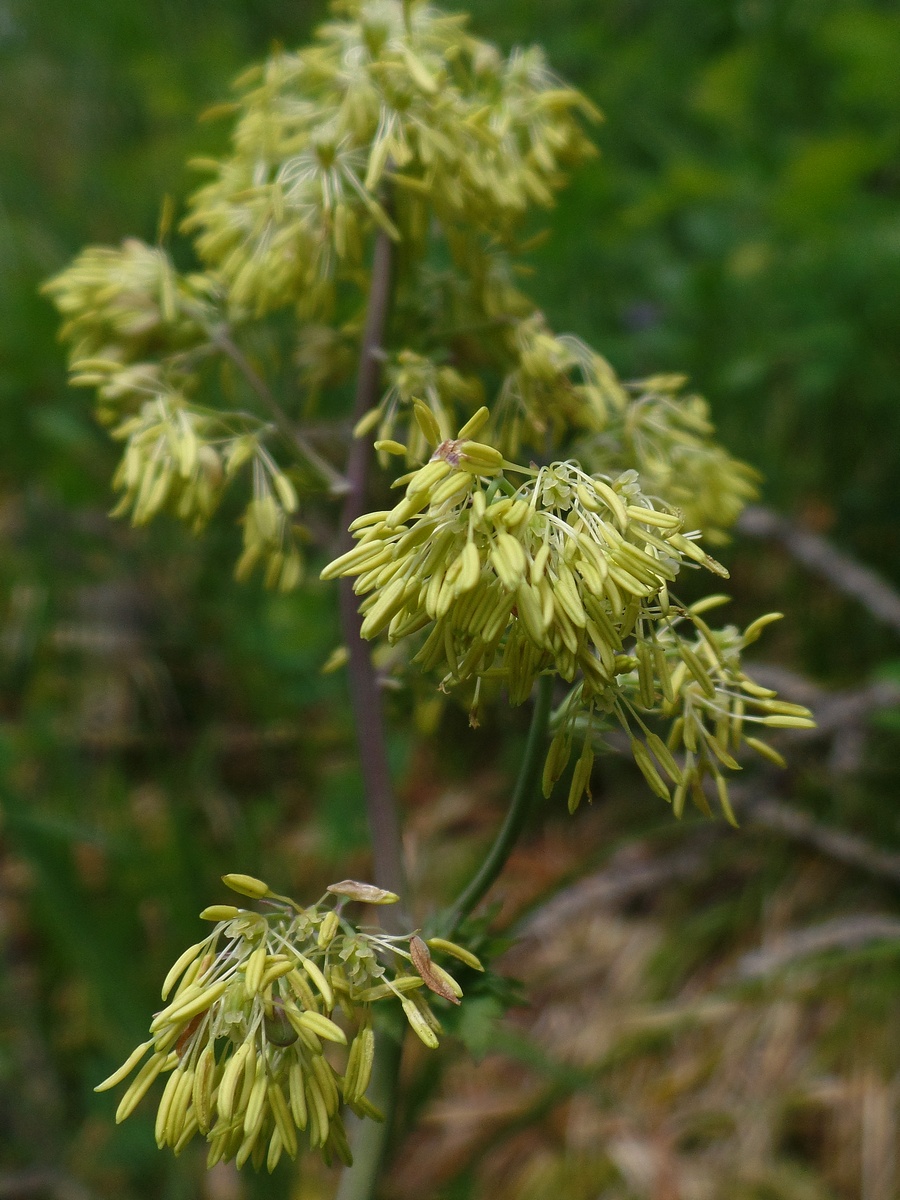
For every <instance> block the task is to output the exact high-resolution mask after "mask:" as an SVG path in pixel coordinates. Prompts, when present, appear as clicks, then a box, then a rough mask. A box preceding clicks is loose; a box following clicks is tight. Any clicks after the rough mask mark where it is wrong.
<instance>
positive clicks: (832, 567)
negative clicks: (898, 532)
mask: <svg viewBox="0 0 900 1200" xmlns="http://www.w3.org/2000/svg"><path fill="white" fill-rule="evenodd" d="M737 529H738V530H739V531H740V532H741V533H744V534H746V535H747V536H748V537H755V538H765V539H768V540H771V541H775V542H780V543H781V545H782V546H784V548H785V550H787V552H788V553H789V554H790V555H791V556H792V557H793V558H795V559H796V560H797V561H798V562H800V563H802V564H803V565H804V566H805V567H808V568H809V569H810V570H811V571H814V572H815V573H816V574H817V575H821V576H822V578H823V579H827V580H828V582H829V583H830V584H831V585H832V586H833V587H835V588H836V589H837V590H838V591H839V592H843V593H844V595H845V596H852V597H853V599H854V600H858V601H859V602H860V604H862V605H863V607H864V608H867V609H868V610H869V612H870V613H871V614H872V615H873V616H874V617H877V618H878V619H879V620H880V621H883V622H884V624H885V625H889V626H890V627H891V629H893V630H894V632H895V633H900V594H898V593H897V592H896V591H895V590H894V588H892V587H891V585H890V584H889V583H887V582H885V580H884V579H882V578H881V576H880V575H877V574H876V573H875V572H874V571H873V570H871V569H870V568H869V567H865V566H863V565H862V563H858V562H857V561H856V559H855V558H851V556H850V555H849V554H845V553H844V552H843V551H842V550H838V549H836V548H835V547H834V546H832V545H831V543H830V542H828V541H826V539H825V538H823V537H821V536H820V535H819V534H818V533H811V532H810V531H809V530H807V529H801V528H800V526H798V525H795V524H794V523H793V522H792V521H789V520H788V519H787V518H786V517H782V516H780V515H779V514H778V513H776V512H773V511H772V510H771V509H769V508H764V507H762V506H761V505H750V507H748V508H745V509H744V511H743V513H742V514H741V516H740V518H739V520H738V523H737Z"/></svg>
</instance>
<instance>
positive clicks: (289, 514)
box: [112, 388, 302, 591]
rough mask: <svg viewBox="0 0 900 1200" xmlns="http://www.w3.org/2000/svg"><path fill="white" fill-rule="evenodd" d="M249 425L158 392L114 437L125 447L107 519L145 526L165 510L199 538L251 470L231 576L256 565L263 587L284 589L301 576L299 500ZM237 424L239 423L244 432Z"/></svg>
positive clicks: (247, 421) (260, 436)
mask: <svg viewBox="0 0 900 1200" xmlns="http://www.w3.org/2000/svg"><path fill="white" fill-rule="evenodd" d="M149 390H150V391H151V393H152V391H153V389H152V388H150V389H149ZM254 424H256V423H255V422H253V421H252V419H249V418H245V419H243V420H237V419H235V420H231V421H229V420H227V419H225V418H224V417H223V416H222V414H220V413H218V412H216V411H214V410H210V409H203V408H199V407H196V406H193V405H191V404H189V403H188V402H187V400H186V399H185V397H184V396H182V395H180V394H179V393H176V392H166V391H158V392H157V393H156V394H155V395H152V396H151V398H150V399H147V400H145V402H144V403H143V405H142V406H141V409H140V411H139V412H138V413H136V414H135V415H134V416H129V417H126V418H125V419H124V420H123V421H121V422H120V423H119V425H118V426H117V427H116V428H115V429H114V430H113V432H112V436H113V437H114V438H116V439H118V440H121V441H123V442H124V443H125V450H124V453H123V455H122V459H121V462H120V463H119V466H118V467H117V469H116V472H115V475H114V476H113V486H114V487H115V488H116V489H118V490H119V491H121V493H122V496H121V499H120V500H119V503H118V504H117V505H116V507H115V508H114V509H113V513H112V515H113V516H125V515H130V516H131V520H132V523H133V524H135V525H146V524H147V523H148V522H149V521H151V520H152V519H153V518H154V517H155V516H157V514H158V513H160V512H163V511H166V512H169V513H171V514H172V515H173V516H175V517H177V518H178V519H179V520H181V521H184V522H185V523H186V524H187V525H189V526H190V527H191V529H192V530H193V531H194V532H195V533H198V532H200V530H202V529H203V527H204V526H205V525H206V523H207V521H208V520H209V519H210V517H211V516H212V515H213V513H214V512H215V510H216V508H217V507H218V505H219V503H220V501H221V498H222V495H223V492H224V490H225V488H226V486H227V485H228V483H229V481H230V480H231V479H233V478H234V477H235V476H236V475H237V474H238V472H239V471H241V470H242V469H245V468H247V467H249V468H250V470H251V472H252V478H253V496H252V499H251V500H250V501H249V503H248V504H247V507H246V509H245V512H244V517H243V526H244V550H243V554H242V555H241V557H240V559H239V560H238V563H237V567H236V574H237V576H238V578H246V576H247V575H248V574H249V573H250V572H251V571H252V570H253V569H254V567H255V566H256V565H257V564H262V565H263V567H264V571H265V575H266V581H267V583H268V585H269V586H271V587H276V586H277V587H280V588H281V590H283V591H289V590H290V589H292V588H293V587H295V586H296V585H297V584H298V583H299V582H300V579H301V577H302V559H301V556H300V550H299V546H298V537H299V533H300V530H299V527H297V526H296V525H295V522H294V520H293V517H294V514H295V513H296V512H297V509H298V506H299V502H298V498H297V493H296V490H295V488H294V485H293V484H292V483H291V481H290V479H289V478H288V476H287V475H286V474H285V473H284V471H282V470H281V469H280V468H279V466H278V465H277V463H276V462H275V460H274V459H273V458H272V456H271V454H270V453H269V452H268V450H267V449H266V447H265V445H264V441H263V436H264V433H265V429H264V428H263V429H259V428H253V426H254ZM235 425H238V426H241V425H243V426H244V429H243V431H241V430H240V429H238V430H235V428H234V426H235ZM248 427H249V428H248Z"/></svg>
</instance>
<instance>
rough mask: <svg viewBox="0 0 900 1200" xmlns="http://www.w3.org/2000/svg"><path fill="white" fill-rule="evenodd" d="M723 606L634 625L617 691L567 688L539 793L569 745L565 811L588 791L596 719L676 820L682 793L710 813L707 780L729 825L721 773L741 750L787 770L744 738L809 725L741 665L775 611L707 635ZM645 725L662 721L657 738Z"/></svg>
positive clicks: (701, 605)
mask: <svg viewBox="0 0 900 1200" xmlns="http://www.w3.org/2000/svg"><path fill="white" fill-rule="evenodd" d="M727 599H728V597H727V596H721V595H717V596H708V597H706V599H705V600H702V601H699V602H698V603H697V604H695V605H693V606H691V607H690V608H687V609H679V610H673V611H672V612H671V613H670V615H669V619H668V620H666V621H665V622H663V623H660V624H658V625H656V626H652V625H649V624H648V623H645V622H641V621H639V622H638V624H637V627H636V629H635V637H634V640H633V642H631V643H629V646H628V653H627V654H623V655H621V656H620V657H619V659H618V661H617V668H618V670H619V672H620V673H619V674H618V676H617V679H616V686H615V688H614V689H610V690H609V691H608V692H607V694H606V695H605V696H602V697H598V696H596V695H593V694H591V692H590V691H589V690H586V689H585V686H584V684H583V683H579V684H578V685H576V687H574V688H573V689H572V690H571V691H570V693H569V695H568V696H567V697H566V699H565V701H564V702H563V703H562V704H561V705H560V707H559V709H558V711H557V713H556V714H555V717H554V727H555V730H556V733H555V736H554V738H553V741H552V742H551V745H550V749H549V751H548V753H547V759H546V762H545V766H544V779H543V786H544V794H545V795H546V796H549V795H550V793H551V791H552V790H553V786H554V785H555V783H556V782H557V780H558V779H559V778H560V777H561V776H562V774H563V772H564V771H565V770H566V768H567V766H568V763H569V761H570V759H571V755H572V751H573V747H574V744H575V740H576V738H579V739H580V740H581V744H582V749H581V755H580V757H579V759H578V761H577V763H576V766H575V770H574V771H573V773H572V778H571V782H570V788H569V798H568V803H569V810H570V812H574V811H575V809H576V808H577V807H578V805H579V803H580V802H581V799H582V797H583V796H584V795H585V794H588V795H589V794H590V792H589V788H590V776H591V769H592V767H593V762H594V745H595V743H596V742H597V740H599V738H600V736H601V734H602V725H601V720H602V718H603V717H609V716H612V717H613V718H614V719H615V720H617V721H618V723H619V724H620V725H621V727H622V728H623V729H624V730H625V732H626V734H627V735H628V739H629V744H630V749H631V753H632V756H633V758H634V761H635V764H636V765H637V767H638V769H639V770H640V771H641V774H642V775H643V776H644V778H645V779H646V781H647V783H648V784H649V786H650V788H651V790H652V791H653V792H654V793H655V794H656V795H658V796H660V797H661V798H662V799H664V800H666V801H668V802H670V803H671V804H672V806H673V810H674V812H675V815H676V816H678V817H680V816H681V815H682V813H683V811H684V805H685V799H686V797H687V796H688V795H690V796H691V798H692V800H693V802H694V804H695V805H696V807H697V808H698V809H699V810H700V811H701V812H703V813H704V814H705V815H707V816H709V815H711V814H710V809H709V804H708V802H707V799H706V796H705V793H704V790H703V781H704V779H706V778H709V779H711V780H712V781H713V784H714V786H715V790H716V794H717V796H718V800H719V804H720V806H721V808H722V812H723V813H724V815H725V817H726V819H727V820H728V821H729V822H730V823H731V824H733V825H734V824H736V823H737V822H736V820H735V816H734V811H733V809H732V806H731V803H730V800H729V796H728V785H727V782H726V779H725V776H724V774H723V770H730V771H736V770H740V764H739V763H738V762H737V760H736V759H735V757H734V755H735V754H736V753H737V752H738V751H739V750H740V748H741V747H742V746H744V745H746V746H748V747H749V748H750V749H752V750H754V751H756V753H757V754H760V755H761V756H762V757H763V758H766V759H767V760H768V761H770V762H772V763H775V764H776V765H777V766H784V765H785V764H784V759H783V758H782V757H781V755H780V754H779V753H778V751H777V750H775V749H774V748H773V747H771V746H769V745H768V743H766V742H764V741H762V740H761V739H760V738H758V737H756V736H754V735H753V734H751V733H748V731H747V730H748V726H749V727H750V728H752V727H754V726H758V727H760V729H761V730H763V729H766V728H768V729H773V728H775V729H778V728H781V729H809V728H812V726H813V725H814V722H813V720H812V714H811V713H810V711H809V709H807V708H804V707H803V706H802V705H799V704H790V703H788V702H786V701H783V700H779V699H778V698H777V693H776V692H774V691H772V690H771V689H770V688H764V687H761V686H760V685H759V684H757V683H755V682H754V681H753V680H752V679H751V678H750V676H749V675H747V674H746V672H745V671H744V670H743V668H742V665H741V655H742V652H743V650H744V649H745V648H746V647H747V646H749V645H750V644H751V643H752V642H755V641H756V639H757V638H758V637H759V636H760V634H761V633H762V631H763V630H764V629H765V627H766V626H767V625H769V624H771V623H772V622H773V621H776V620H778V619H779V618H780V615H781V614H780V613H768V614H766V615H765V616H763V617H759V618H757V620H755V621H753V622H752V623H751V624H750V625H748V626H747V628H746V629H745V630H744V631H743V632H740V631H739V630H738V629H736V628H735V627H734V626H726V627H725V628H724V629H720V630H712V629H710V627H709V626H708V625H707V624H706V621H705V620H704V619H703V617H702V616H701V614H702V613H704V612H706V611H708V610H709V609H710V608H713V607H716V606H717V605H718V604H720V603H724V602H725V601H726V600H727ZM685 623H687V624H689V625H690V632H689V634H688V635H687V636H685V635H684V634H683V632H682V630H681V627H682V626H683V625H684V624H685ZM598 718H600V719H598ZM648 720H649V721H654V720H661V721H667V722H668V723H669V735H668V738H667V739H666V740H665V741H663V739H662V738H661V737H660V736H659V735H658V734H656V733H654V732H653V731H652V730H651V729H650V728H649V727H648V724H647V721H648ZM676 754H680V759H679V760H676V758H675V755H676ZM673 788H674V791H673V790H672V789H673Z"/></svg>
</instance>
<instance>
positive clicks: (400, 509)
mask: <svg viewBox="0 0 900 1200" xmlns="http://www.w3.org/2000/svg"><path fill="white" fill-rule="evenodd" d="M415 412H416V416H417V418H418V419H419V421H420V422H421V425H422V429H423V433H424V434H425V435H426V436H428V437H430V438H431V439H432V443H433V442H434V441H435V440H437V438H438V437H439V436H440V430H439V429H438V427H437V424H436V422H435V421H434V418H433V416H432V414H431V411H430V409H429V408H428V407H427V406H426V405H424V404H421V403H419V404H417V405H416V407H415ZM488 419H489V414H488V411H487V409H481V410H479V412H478V413H476V414H475V416H474V417H472V419H471V420H470V421H469V422H468V423H467V424H466V425H465V426H464V427H463V428H462V429H461V430H460V431H459V434H458V436H457V437H456V438H454V439H450V440H445V441H442V442H440V443H439V444H438V446H437V449H436V450H435V451H434V454H433V455H432V458H431V461H430V462H429V463H428V464H427V465H426V466H424V467H422V468H420V469H419V470H418V471H415V472H413V473H412V475H411V476H409V477H407V479H408V482H407V486H406V493H405V496H404V499H403V500H402V501H401V502H400V503H399V504H397V505H396V506H395V507H394V508H393V509H391V510H385V511H382V512H374V513H369V514H367V515H366V516H364V517H361V518H359V519H358V520H357V521H356V522H354V525H353V526H352V527H351V528H352V529H353V531H354V533H355V535H356V538H357V542H358V544H357V545H356V546H355V547H354V548H353V549H352V550H350V551H348V552H347V553H346V554H344V555H342V556H341V557H340V558H338V559H336V560H335V561H334V562H332V563H330V564H329V566H327V567H326V568H325V570H324V571H323V572H322V577H323V578H325V579H330V578H335V577H337V576H339V575H353V576H356V577H357V578H356V583H355V584H354V589H355V590H356V591H357V593H359V594H360V595H363V596H365V597H366V599H365V600H364V601H363V604H362V606H361V610H360V611H361V612H362V613H363V616H364V620H363V625H362V632H363V636H364V637H367V638H371V637H374V636H375V635H376V634H378V633H380V632H381V631H382V630H387V635H388V638H389V640H390V641H398V640H400V639H403V638H406V637H408V636H410V635H411V634H413V633H416V632H418V631H419V630H423V629H425V628H429V632H428V636H427V638H426V640H425V642H424V645H423V646H422V647H421V649H420V650H419V652H418V653H417V654H416V656H415V661H416V662H418V663H420V664H421V666H422V667H423V668H425V669H426V670H433V669H435V668H440V669H441V670H442V671H444V672H445V675H444V681H443V682H444V685H445V686H450V685H453V684H456V683H460V682H463V681H465V680H469V679H473V678H474V679H476V680H480V679H497V678H501V679H503V680H504V682H505V684H506V687H507V689H508V692H509V696H510V699H511V701H512V703H514V704H521V703H522V702H523V701H525V700H526V699H527V698H528V696H529V695H530V694H531V690H532V686H533V684H534V680H535V678H536V676H537V675H538V674H540V673H541V672H542V671H545V670H553V671H555V672H557V673H558V674H559V675H561V676H562V678H563V679H566V680H569V681H572V680H574V678H575V676H576V673H577V672H581V674H582V675H583V676H584V685H583V686H584V688H585V689H586V695H588V694H592V693H597V694H600V693H603V692H604V691H605V690H606V689H607V688H608V687H609V686H610V685H611V684H612V683H613V681H614V680H615V678H616V675H617V674H618V671H619V668H618V667H617V656H618V655H620V654H621V652H622V648H623V642H624V639H626V638H627V637H629V636H630V635H631V634H632V632H633V631H634V629H635V627H636V626H637V624H638V623H639V622H650V623H652V624H656V623H658V622H660V621H664V620H665V619H666V618H667V615H668V613H669V608H670V601H669V596H668V586H669V584H670V583H671V582H672V581H673V580H674V579H675V578H676V575H677V573H678V571H679V569H680V567H681V566H682V564H683V563H684V562H685V561H690V562H693V563H699V564H701V565H703V566H705V567H707V568H708V569H709V570H712V571H714V572H715V573H717V574H719V575H725V574H727V572H726V571H725V569H724V568H723V567H722V566H720V565H719V564H718V563H717V562H715V560H713V559H711V558H710V557H709V556H708V555H707V554H705V553H704V551H703V550H701V549H700V548H699V546H698V545H697V544H696V542H695V541H694V540H693V539H691V538H688V537H685V536H684V535H683V534H682V533H681V532H680V527H681V517H680V516H679V515H678V514H677V513H673V512H671V511H669V510H668V509H667V508H665V507H663V506H662V505H659V504H654V503H653V502H652V501H651V500H649V499H648V498H647V497H646V496H645V495H644V493H643V492H642V491H641V489H640V486H639V483H638V481H637V478H636V475H635V473H634V472H626V473H625V474H624V475H622V476H620V477H619V478H618V479H614V480H604V479H603V478H601V477H599V476H592V475H588V474H587V473H586V472H584V471H583V470H581V468H580V467H579V466H578V464H577V463H575V462H571V461H570V462H558V463H552V464H551V465H549V466H546V467H542V468H540V469H539V470H538V469H537V468H516V467H514V466H513V465H512V464H507V463H505V462H504V460H503V458H502V456H501V455H500V453H499V451H497V450H495V449H494V448H493V447H491V446H488V445H486V444H484V443H481V442H476V441H473V440H472V438H473V437H474V436H475V435H476V434H477V432H478V431H479V429H480V428H482V427H483V426H484V425H485V424H486V423H487V421H488ZM377 444H378V445H379V446H381V447H382V448H385V449H393V450H394V451H395V452H398V453H400V452H404V447H402V446H401V445H400V444H399V443H384V442H380V443H377ZM504 468H506V469H507V470H510V469H511V470H513V471H518V472H520V473H524V474H526V476H527V479H526V482H525V483H523V484H521V485H520V486H519V487H518V488H514V487H513V486H512V485H511V484H510V483H509V482H508V480H507V479H506V476H505V474H501V472H502V471H503V469H504Z"/></svg>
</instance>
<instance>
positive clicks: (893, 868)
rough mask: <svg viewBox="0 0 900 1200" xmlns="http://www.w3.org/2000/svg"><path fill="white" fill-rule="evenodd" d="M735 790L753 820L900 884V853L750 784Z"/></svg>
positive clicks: (740, 808) (740, 807)
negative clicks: (760, 792) (829, 823)
mask: <svg viewBox="0 0 900 1200" xmlns="http://www.w3.org/2000/svg"><path fill="white" fill-rule="evenodd" d="M733 792H734V800H735V802H736V806H737V809H738V813H739V814H740V815H743V816H745V817H746V819H747V820H748V822H749V823H750V824H752V825H759V826H762V827H763V828H765V829H770V830H772V832H773V833H780V834H783V835H784V836H785V837H788V838H791V839H792V840H794V841H798V842H804V843H805V844H806V845H809V846H812V847H813V848H814V849H815V850H818V851H819V853H820V854H824V855H825V856H826V857H828V858H832V859H835V860H836V861H837V862H842V863H844V864H846V865H847V866H848V867H857V868H859V869H860V870H861V871H865V872H866V873H867V874H869V875H875V876H877V877H878V878H881V879H886V880H889V881H890V882H891V883H895V884H900V854H891V853H890V852H888V851H886V850H880V849H879V848H878V847H877V846H873V845H872V843H871V842H868V841H866V840H865V839H864V838H860V837H857V836H856V835H855V834H852V833H845V832H844V831H843V830H840V829H833V828H829V826H827V825H822V824H820V823H819V822H818V821H815V820H813V818H812V817H810V816H809V815H808V814H807V813H804V812H801V811H800V810H799V809H796V808H794V807H792V806H791V805H789V804H783V803H782V802H781V801H779V800H770V799H768V798H766V797H763V796H758V795H754V793H753V791H752V790H751V789H749V788H748V789H738V788H734V789H733Z"/></svg>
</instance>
